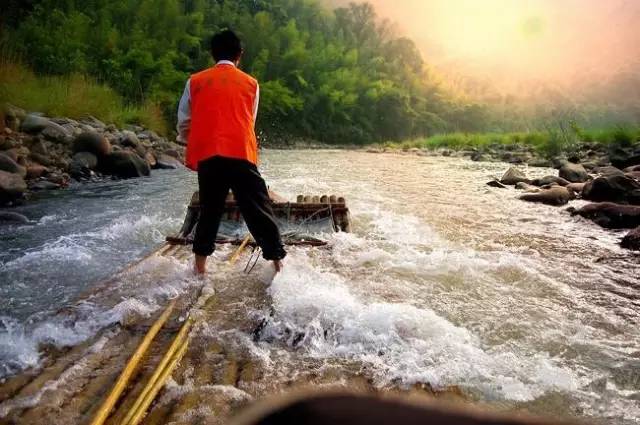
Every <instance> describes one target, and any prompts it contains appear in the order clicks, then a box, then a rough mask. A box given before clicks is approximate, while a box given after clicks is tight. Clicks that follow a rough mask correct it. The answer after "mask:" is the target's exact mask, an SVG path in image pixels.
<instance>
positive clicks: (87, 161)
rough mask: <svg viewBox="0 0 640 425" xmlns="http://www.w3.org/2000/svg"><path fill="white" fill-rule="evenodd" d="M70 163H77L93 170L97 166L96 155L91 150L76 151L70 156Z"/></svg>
mask: <svg viewBox="0 0 640 425" xmlns="http://www.w3.org/2000/svg"><path fill="white" fill-rule="evenodd" d="M71 164H72V165H73V164H77V165H79V166H81V167H83V168H88V169H90V170H95V169H96V167H97V166H98V157H96V156H95V155H94V154H92V153H91V152H77V153H76V154H75V155H73V157H72V158H71Z"/></svg>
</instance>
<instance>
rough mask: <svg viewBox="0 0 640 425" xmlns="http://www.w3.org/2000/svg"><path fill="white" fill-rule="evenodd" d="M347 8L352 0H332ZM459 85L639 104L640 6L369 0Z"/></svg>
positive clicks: (486, 91) (611, 0)
mask: <svg viewBox="0 0 640 425" xmlns="http://www.w3.org/2000/svg"><path fill="white" fill-rule="evenodd" d="M331 3H332V5H333V6H342V5H345V4H347V3H348V2H347V1H339V0H338V1H332V2H331ZM369 3H371V4H373V5H374V6H375V8H376V11H377V13H378V16H379V17H380V18H381V19H387V20H389V21H390V22H392V23H393V25H394V26H395V28H396V31H397V32H398V33H399V34H400V35H405V36H407V37H409V38H411V39H412V40H414V42H415V43H416V45H417V46H418V47H419V49H420V50H421V52H422V54H423V57H424V59H425V61H426V62H427V63H428V64H429V65H431V66H433V67H434V68H435V69H436V70H438V71H439V72H440V73H441V74H442V75H443V77H444V78H445V79H447V80H448V81H449V82H450V83H451V84H452V85H453V86H454V87H457V88H459V89H461V90H465V91H466V92H467V94H469V95H470V96H475V97H477V98H481V99H483V100H487V99H488V100H491V99H497V98H498V97H501V96H505V95H510V96H516V97H518V98H520V99H524V98H527V99H529V100H532V99H537V98H539V97H541V96H546V97H548V96H552V97H555V98H557V99H559V98H565V99H571V100H573V101H580V102H599V103H610V102H613V103H615V104H616V105H617V106H621V105H623V106H624V107H625V108H631V109H632V110H633V112H632V115H633V117H635V119H638V117H639V115H638V101H637V99H638V98H640V28H639V27H638V25H637V23H638V22H640V2H638V1H634V0H606V1H603V0H481V1H478V0H401V1H398V0H393V1H392V0H370V1H369Z"/></svg>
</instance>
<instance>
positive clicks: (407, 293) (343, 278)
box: [0, 151, 640, 424]
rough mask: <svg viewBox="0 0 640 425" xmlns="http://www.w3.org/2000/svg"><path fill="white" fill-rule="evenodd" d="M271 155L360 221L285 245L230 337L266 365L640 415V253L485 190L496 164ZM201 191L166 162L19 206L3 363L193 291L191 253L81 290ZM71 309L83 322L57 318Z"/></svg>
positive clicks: (2, 272)
mask: <svg viewBox="0 0 640 425" xmlns="http://www.w3.org/2000/svg"><path fill="white" fill-rule="evenodd" d="M310 164H317V165H310ZM261 167H262V169H263V173H264V174H265V176H266V177H267V182H268V184H269V185H270V186H271V188H272V189H274V190H275V191H277V192H278V193H279V194H281V195H283V196H285V197H287V198H290V199H293V198H295V196H296V195H298V194H300V193H302V194H313V195H321V194H332V193H334V194H338V195H344V196H346V197H347V200H348V202H349V206H350V208H351V211H352V218H353V220H354V223H353V229H354V233H352V234H342V233H341V234H335V235H331V236H329V241H330V245H331V247H330V248H322V249H307V248H291V249H290V253H289V256H288V258H287V261H286V267H285V270H284V272H283V273H281V274H280V275H278V276H277V277H276V279H275V280H274V282H273V284H272V285H271V287H269V289H268V294H269V296H270V306H269V308H268V309H267V311H262V310H259V311H254V312H253V314H255V315H256V316H260V317H262V318H263V319H264V327H263V328H262V329H261V331H260V334H259V338H258V339H257V340H254V339H252V338H251V337H250V336H249V335H245V334H244V333H243V332H242V331H240V330H236V331H235V332H237V333H238V335H241V337H240V339H239V341H241V343H242V344H244V345H245V348H246V349H249V350H251V351H252V352H255V353H256V356H261V357H262V358H263V360H264V361H265V362H270V361H275V359H278V358H285V359H289V358H290V359H292V360H291V363H286V362H285V363H286V368H287V369H288V370H290V371H295V369H296V367H297V365H296V363H295V359H300V358H308V359H312V360H314V361H318V362H321V363H323V364H332V365H340V364H341V362H356V363H358V364H360V365H362V367H363V368H366V369H367V370H368V371H370V373H371V375H372V376H373V377H374V379H375V381H376V385H378V386H380V387H385V386H394V385H400V386H410V385H411V384H413V383H423V382H426V383H429V384H431V385H432V386H435V387H437V388H444V387H447V386H450V385H456V386H459V387H461V388H463V389H464V390H465V392H467V393H468V394H471V395H473V397H476V398H478V399H481V400H486V401H497V402H501V403H502V402H504V403H507V404H508V406H510V407H514V406H515V407H525V408H527V409H529V410H531V411H533V412H541V413H542V412H547V411H549V410H553V408H554V407H553V406H556V405H560V406H562V409H566V410H567V411H568V412H570V414H572V415H577V416H589V417H592V418H596V419H599V420H601V421H603V422H606V423H618V424H626V423H633V422H635V421H636V420H638V418H640V408H639V407H638V405H637V399H638V397H640V372H638V371H640V363H639V362H638V353H640V338H639V337H640V335H639V334H640V331H639V330H638V329H639V327H638V324H639V323H640V315H639V313H638V308H637V307H638V294H639V289H640V265H639V264H638V263H637V260H636V261H634V259H633V257H630V256H629V254H628V253H626V252H624V251H622V250H620V249H619V248H618V246H617V241H618V238H619V236H620V235H619V234H617V233H614V232H610V231H605V230H602V229H600V228H598V227H596V226H595V225H593V224H591V223H587V222H584V221H582V220H579V219H575V218H573V217H570V216H569V215H568V214H566V213H564V212H563V210H562V209H557V208H553V207H547V206H542V205H530V204H526V203H524V202H521V201H518V200H516V199H515V197H516V194H515V192H513V191H510V190H498V189H489V188H487V187H486V186H485V185H484V183H485V182H486V181H487V180H488V179H490V178H491V177H492V176H493V175H499V174H500V173H501V172H502V171H504V168H505V166H504V165H503V164H483V163H471V162H468V161H464V160H458V159H452V158H448V159H441V158H425V157H417V156H400V155H371V154H365V153H357V152H344V151H320V152H318V151H316V152H309V151H286V152H279V151H270V152H267V153H266V154H265V161H264V162H263V164H262V166H261ZM528 172H529V173H530V174H532V175H533V174H536V175H538V174H539V175H544V174H546V173H548V172H549V170H528ZM194 187H195V179H194V177H193V176H192V175H190V174H189V173H187V172H186V171H175V172H166V173H158V174H156V176H155V177H153V178H152V179H141V180H137V181H129V182H110V183H105V184H103V185H96V186H79V187H77V188H74V189H72V190H70V191H67V192H65V193H61V194H54V195H49V196H47V197H45V198H43V199H42V200H40V201H37V202H34V203H32V204H29V205H27V206H25V207H22V208H21V209H20V211H19V212H22V213H25V214H26V215H28V216H29V218H31V219H32V220H33V221H34V222H35V224H34V225H32V226H19V227H12V228H5V229H3V230H2V232H3V233H2V237H1V238H0V248H1V252H2V254H0V262H1V263H0V264H1V265H0V282H1V283H2V284H1V285H0V296H2V297H3V298H4V299H6V300H8V303H7V304H6V306H3V310H2V312H1V315H2V320H1V321H0V347H1V348H0V362H1V363H2V369H1V371H2V373H3V374H7V373H15V372H16V371H17V370H19V369H21V368H24V367H29V366H35V365H37V364H39V362H40V361H41V359H40V351H39V346H40V345H41V344H42V343H49V344H54V345H60V346H65V345H73V344H76V343H78V342H79V341H82V340H85V339H87V338H89V337H91V336H92V335H94V334H95V333H96V332H98V330H99V329H101V328H103V327H104V326H107V325H108V324H110V323H115V322H117V321H121V320H123V318H124V317H126V315H128V314H132V313H133V314H140V315H149V314H151V313H152V312H154V311H156V310H157V309H158V308H160V305H159V300H160V299H166V297H171V296H175V295H179V294H181V293H184V292H185V291H188V290H190V289H192V288H193V287H194V285H196V284H197V283H195V282H193V280H192V279H190V278H189V273H188V269H189V266H188V264H187V263H186V262H184V261H182V262H180V261H177V260H172V259H161V260H160V259H158V260H156V262H155V263H153V264H151V263H150V264H143V266H141V267H140V268H137V269H136V271H135V273H133V274H132V275H131V276H128V277H127V278H126V279H124V281H123V282H120V283H119V284H118V285H117V286H116V287H108V288H106V289H105V290H104V295H101V296H99V297H94V298H90V299H88V300H87V299H84V301H83V302H81V303H77V302H76V301H74V300H76V299H77V298H78V296H80V294H82V293H85V292H86V291H87V290H89V289H91V288H92V287H93V286H94V285H95V283H96V282H98V281H100V280H102V279H104V278H106V277H107V276H109V275H110V274H111V273H113V272H115V271H116V270H117V269H119V268H122V267H123V266H124V265H125V264H127V263H128V262H130V261H132V260H134V259H135V258H138V257H140V256H142V255H144V254H145V253H146V252H149V251H150V250H152V249H153V248H154V247H155V246H157V244H158V243H159V242H161V241H162V238H163V236H164V235H165V234H167V233H170V232H171V231H174V230H176V229H177V228H178V227H179V224H180V222H181V220H182V217H183V213H184V208H185V206H186V203H187V202H188V200H189V198H190V195H191V192H192V190H193V189H194ZM620 258H622V259H621V260H620ZM616 259H617V260H616ZM256 273H260V271H259V270H258V271H256ZM239 301H241V300H239ZM69 306H72V307H73V311H74V314H73V320H69V319H68V318H67V317H66V316H61V315H59V314H56V311H57V310H58V309H60V308H63V307H69ZM291 353H295V356H292V355H291ZM274 373H275V372H274ZM281 378H282V377H280V376H277V375H274V379H281ZM174 390H175V391H178V388H177V387H176V388H174ZM210 390H211V391H214V392H221V393H222V392H224V391H227V390H226V389H224V388H222V387H221V388H217V387H216V388H213V387H212V388H211V389H210ZM223 390H224V391H223ZM168 394H169V395H167V397H169V396H170V395H171V394H172V393H171V391H169V393H168ZM558 400H560V401H558ZM196 413H197V414H198V415H204V413H206V412H204V413H203V412H200V413H198V412H195V413H194V414H196ZM558 413H563V412H558ZM205 416H206V415H205Z"/></svg>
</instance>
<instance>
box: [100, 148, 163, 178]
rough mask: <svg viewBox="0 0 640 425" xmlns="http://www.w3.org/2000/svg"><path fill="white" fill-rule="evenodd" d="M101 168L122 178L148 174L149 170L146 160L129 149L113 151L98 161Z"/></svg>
mask: <svg viewBox="0 0 640 425" xmlns="http://www.w3.org/2000/svg"><path fill="white" fill-rule="evenodd" d="M99 165H100V168H101V170H103V171H104V172H105V173H106V174H111V175H113V176H117V177H120V178H123V179H128V178H134V177H142V176H148V175H149V174H150V173H151V171H150V168H149V164H147V161H145V160H144V159H142V158H140V157H139V156H138V155H137V154H135V153H134V152H130V151H118V152H113V153H111V154H110V155H108V156H106V157H104V158H103V159H101V160H100V162H99Z"/></svg>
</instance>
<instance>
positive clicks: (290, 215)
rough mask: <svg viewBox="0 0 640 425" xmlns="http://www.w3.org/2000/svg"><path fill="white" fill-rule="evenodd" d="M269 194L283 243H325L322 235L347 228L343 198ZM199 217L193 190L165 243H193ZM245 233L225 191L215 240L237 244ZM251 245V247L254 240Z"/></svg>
mask: <svg viewBox="0 0 640 425" xmlns="http://www.w3.org/2000/svg"><path fill="white" fill-rule="evenodd" d="M269 194H270V198H271V206H272V208H273V212H274V215H275V217H276V220H277V222H278V226H279V228H280V231H281V234H282V240H283V242H284V244H285V245H303V246H324V245H327V242H326V241H325V240H323V239H322V237H321V236H322V235H323V234H327V233H333V232H338V231H342V232H350V231H351V218H350V214H349V209H348V208H347V205H346V201H345V199H344V198H343V197H337V196H335V195H331V196H328V195H322V196H309V195H298V197H297V198H296V202H288V201H286V200H284V199H282V198H281V197H280V196H278V195H276V194H275V193H273V192H269ZM199 218H200V201H199V196H198V192H195V193H194V194H193V196H192V198H191V203H190V205H189V207H188V208H187V214H186V217H185V219H184V223H183V225H182V228H181V229H180V231H179V232H178V234H177V235H175V236H169V237H167V242H169V243H170V244H178V245H189V244H191V243H193V237H194V233H195V229H196V225H197V223H198V220H199ZM246 232H247V228H246V226H245V224H244V222H243V220H242V215H241V213H240V209H239V207H238V205H237V202H236V200H235V199H234V197H233V194H232V193H231V192H229V195H228V196H227V200H226V202H225V210H224V215H223V219H222V222H221V224H220V230H219V231H218V238H217V240H216V243H218V244H235V245H238V244H240V242H241V241H242V238H241V235H244V234H245V233H246ZM251 245H253V246H255V243H253V242H252V243H251Z"/></svg>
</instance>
